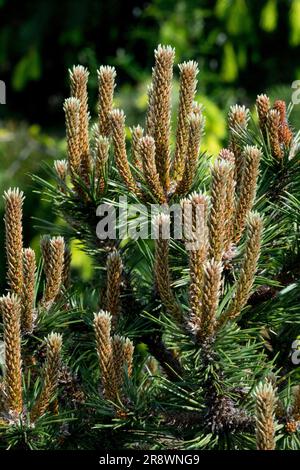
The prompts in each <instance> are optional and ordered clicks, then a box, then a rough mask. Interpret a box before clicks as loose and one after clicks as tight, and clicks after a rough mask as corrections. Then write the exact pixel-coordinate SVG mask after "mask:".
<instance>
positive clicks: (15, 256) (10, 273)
mask: <svg viewBox="0 0 300 470" xmlns="http://www.w3.org/2000/svg"><path fill="white" fill-rule="evenodd" d="M3 198H4V203H5V215H4V223H5V249H6V259H7V279H8V284H9V287H10V289H11V291H12V292H14V293H15V294H18V295H21V292H22V286H23V252H22V250H23V228H22V216H23V202H24V195H23V193H22V191H20V190H19V189H18V188H14V189H11V188H10V189H9V190H8V191H6V192H4V196H3Z"/></svg>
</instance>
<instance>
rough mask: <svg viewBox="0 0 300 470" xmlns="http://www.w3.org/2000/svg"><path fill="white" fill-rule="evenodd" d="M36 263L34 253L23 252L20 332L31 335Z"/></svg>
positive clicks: (26, 250)
mask: <svg viewBox="0 0 300 470" xmlns="http://www.w3.org/2000/svg"><path fill="white" fill-rule="evenodd" d="M35 271H36V261H35V253H34V251H33V250H32V249H31V248H26V249H25V250H23V273H24V284H23V289H22V315H21V323H22V330H23V331H25V332H27V333H31V332H32V330H33V317H34V289H35Z"/></svg>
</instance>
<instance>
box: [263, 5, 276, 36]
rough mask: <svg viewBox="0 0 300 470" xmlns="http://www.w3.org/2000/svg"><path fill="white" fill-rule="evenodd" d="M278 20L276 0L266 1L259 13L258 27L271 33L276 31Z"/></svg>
mask: <svg viewBox="0 0 300 470" xmlns="http://www.w3.org/2000/svg"><path fill="white" fill-rule="evenodd" d="M277 19H278V12H277V4H276V0H268V2H267V3H266V5H265V6H264V8H263V9H262V11H261V18H260V26H261V27H262V29H263V30H265V31H267V32H268V33H271V32H272V31H274V30H275V29H276V26H277Z"/></svg>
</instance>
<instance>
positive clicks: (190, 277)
mask: <svg viewBox="0 0 300 470" xmlns="http://www.w3.org/2000/svg"><path fill="white" fill-rule="evenodd" d="M154 55H155V63H154V67H153V71H152V83H151V85H150V87H149V90H148V110H147V114H146V117H145V124H144V125H140V124H138V125H136V126H134V127H133V128H132V129H130V132H131V138H129V139H128V133H127V126H126V116H125V114H124V112H123V110H121V109H117V108H115V107H114V90H115V86H116V71H115V69H114V68H113V67H109V66H101V67H100V68H99V70H98V83H99V88H98V90H99V99H98V115H97V116H96V117H95V118H94V117H91V115H90V111H89V103H88V78H89V72H88V70H87V69H85V68H84V67H82V66H76V67H74V68H73V69H72V70H71V71H70V95H71V96H70V97H69V98H67V99H66V100H65V103H64V107H63V108H64V113H65V122H66V141H67V155H66V159H65V160H56V161H55V162H54V166H53V169H49V179H48V180H47V181H46V180H41V179H40V178H38V177H33V178H34V181H35V182H36V183H37V184H38V186H39V188H40V192H41V197H47V198H48V199H50V200H51V207H52V208H53V210H54V211H55V212H56V213H57V215H58V220H61V221H62V223H60V222H58V223H57V224H56V225H55V226H50V225H49V224H47V223H46V222H43V224H44V228H45V231H48V232H49V231H50V232H51V234H50V235H49V234H47V235H43V236H42V238H41V244H40V246H41V261H40V262H37V261H36V259H37V260H38V257H36V255H35V253H34V251H33V250H32V249H31V248H25V247H23V234H22V210H23V202H24V195H23V194H22V192H21V191H20V190H19V189H18V188H15V189H9V190H8V191H6V192H5V194H4V200H5V233H6V260H7V281H8V293H7V294H4V295H3V296H2V297H1V298H0V311H1V325H2V330H1V332H2V338H3V344H4V350H5V353H4V356H3V360H2V364H1V369H2V376H1V381H0V446H2V447H3V448H32V449H49V448H53V449H98V450H99V449H102V450H103V449H105V450H109V449H115V448H116V447H117V448H119V449H125V448H127V449H128V448H129V449H130V448H132V449H231V450H238V449H258V450H273V449H286V450H287V449H300V434H299V432H300V373H299V368H298V369H297V364H296V362H297V361H296V362H295V360H293V358H294V357H296V356H297V355H295V354H292V352H293V351H294V350H293V348H294V346H293V345H295V341H296V340H297V335H298V334H300V326H299V325H300V306H299V305H300V303H299V300H300V286H299V279H300V271H299V261H300V260H299V225H300V213H299V201H300V184H299V183H300V178H299V134H298V133H297V132H295V131H294V130H293V129H291V127H290V125H289V114H290V112H292V106H289V107H288V108H286V104H285V103H284V102H283V101H281V100H276V101H275V102H274V103H273V104H272V103H271V102H270V99H269V98H268V97H267V96H266V95H260V96H258V97H257V101H256V110H257V113H254V114H253V116H251V113H250V111H249V110H248V109H247V108H246V107H245V106H240V105H235V106H232V107H231V108H230V110H229V114H228V144H227V146H225V147H224V148H223V149H222V150H221V151H220V153H219V155H213V156H211V155H208V154H207V152H205V149H204V148H203V145H202V136H203V133H204V131H205V109H204V108H203V107H202V106H201V104H200V103H198V102H197V101H196V91H197V90H196V89H197V76H198V67H197V64H196V63H195V62H193V61H189V62H184V63H182V64H180V65H179V67H178V72H179V83H180V89H179V100H178V103H179V104H178V109H177V118H176V119H173V118H172V117H173V115H174V109H172V106H171V105H172V79H173V69H174V60H175V51H174V49H173V48H172V47H170V46H158V48H157V49H156V51H155V54H154ZM173 123H174V126H173ZM173 127H174V129H173ZM128 131H129V130H128ZM124 196H126V197H127V204H128V207H130V205H133V204H140V206H141V205H142V207H143V210H144V212H145V214H146V216H145V217H146V221H147V222H148V225H149V227H151V228H152V233H153V234H154V237H152V238H151V237H148V238H142V237H138V236H133V232H130V230H127V231H126V230H125V229H126V226H125V223H124V222H123V221H122V218H121V217H119V218H118V220H117V221H116V222H115V225H114V227H113V234H114V235H115V236H110V237H105V236H102V235H103V234H102V233H100V232H101V231H100V232H99V229H98V224H99V221H100V225H101V221H102V222H103V219H104V217H105V214H104V213H102V212H101V211H99V207H100V208H101V204H106V206H105V207H106V208H107V210H108V211H109V210H110V209H111V210H114V211H116V213H117V214H118V215H119V214H120V213H121V212H122V211H123V212H124V209H125V207H124V204H125V203H124V199H122V197H124ZM153 204H157V205H159V209H158V211H157V213H155V214H153V213H152V212H151V211H150V208H151V207H152V205H153ZM174 205H176V207H179V208H180V222H179V226H180V227H181V228H182V234H181V236H177V235H176V234H175V222H176V217H175V215H174V214H173V213H172V211H170V209H171V208H172V207H173V206H174ZM135 215H136V214H135ZM134 220H135V217H134V216H133V215H132V214H131V217H129V227H130V223H131V224H132V223H133V222H134ZM144 220H145V219H144ZM177 225H178V220H177ZM103 226H104V225H103ZM124 230H125V236H124ZM122 234H123V235H122ZM153 238H154V240H153ZM74 239H75V240H77V241H78V240H79V241H80V242H81V244H82V246H83V249H84V250H85V251H86V252H87V253H88V255H89V256H90V257H91V258H92V260H93V264H94V277H93V279H92V281H90V282H89V283H88V284H85V283H83V281H81V280H80V279H79V278H78V276H77V277H76V276H75V277H74V275H73V274H74V273H72V272H71V265H72V260H71V250H70V247H69V245H70V242H71V241H72V240H74ZM296 347H297V346H296ZM296 347H295V348H294V349H296ZM299 356H300V354H299Z"/></svg>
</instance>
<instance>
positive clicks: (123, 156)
mask: <svg viewBox="0 0 300 470" xmlns="http://www.w3.org/2000/svg"><path fill="white" fill-rule="evenodd" d="M110 117H111V126H112V139H113V144H114V152H115V162H116V166H117V169H118V171H119V173H120V176H121V178H122V179H123V180H124V183H125V184H126V186H127V188H128V189H129V191H131V192H133V193H135V194H139V193H140V191H139V189H138V187H137V185H136V182H135V181H134V178H133V176H132V173H131V170H130V166H129V163H128V160H127V153H126V143H125V115H124V112H123V111H121V110H119V109H114V110H113V111H112V112H111V113H110Z"/></svg>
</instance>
